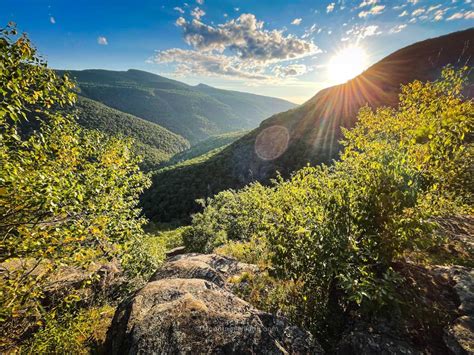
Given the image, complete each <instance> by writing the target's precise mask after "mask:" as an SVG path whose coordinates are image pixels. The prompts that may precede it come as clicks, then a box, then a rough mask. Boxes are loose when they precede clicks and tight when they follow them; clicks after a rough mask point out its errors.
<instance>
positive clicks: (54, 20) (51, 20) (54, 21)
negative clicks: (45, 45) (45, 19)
mask: <svg viewBox="0 0 474 355" xmlns="http://www.w3.org/2000/svg"><path fill="white" fill-rule="evenodd" d="M49 22H51V23H52V24H53V25H54V24H55V23H56V19H55V18H54V17H53V16H50V17H49Z"/></svg>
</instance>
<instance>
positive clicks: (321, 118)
mask: <svg viewBox="0 0 474 355" xmlns="http://www.w3.org/2000/svg"><path fill="white" fill-rule="evenodd" d="M473 63H474V28H471V29H468V30H465V31H461V32H456V33H452V34H449V35H446V36H442V37H438V38H434V39H429V40H426V41H422V42H418V43H415V44H413V45H411V46H408V47H405V48H403V49H400V50H398V51H396V52H394V53H393V54H390V55H389V56H387V57H385V58H384V59H382V60H381V61H379V62H378V63H376V64H374V65H373V66H371V67H370V68H369V69H367V70H366V71H365V72H364V73H362V74H361V75H359V76H357V77H356V78H354V79H352V80H350V81H348V82H347V83H345V84H342V85H337V86H333V87H330V88H327V89H325V90H322V91H320V92H319V93H317V94H316V95H315V96H314V97H313V98H311V99H310V100H308V101H307V102H306V103H304V104H303V105H301V106H299V107H297V108H295V109H292V110H290V111H287V112H284V113H280V114H276V115H274V116H272V117H270V118H269V119H267V120H265V121H264V122H262V123H261V125H260V126H259V127H258V128H257V129H255V130H253V131H252V132H250V133H249V134H247V135H246V136H244V137H242V138H241V139H239V140H238V141H236V142H234V143H233V144H231V145H230V146H228V147H227V148H225V149H223V150H222V152H219V153H218V154H215V155H212V156H210V157H209V158H208V159H205V160H204V159H202V160H201V161H200V162H199V163H195V164H187V165H186V164H183V165H182V166H181V167H180V168H179V169H176V170H175V171H164V172H161V173H157V174H156V175H155V176H154V180H153V186H152V187H151V189H150V190H149V191H148V192H147V193H146V195H145V196H144V198H143V205H144V207H145V211H146V213H147V214H148V216H149V217H151V218H153V219H158V220H160V219H161V220H164V219H165V218H170V219H171V218H189V213H191V212H194V211H196V210H197V209H198V205H197V204H196V203H194V202H193V201H194V200H195V199H197V198H203V197H207V196H212V195H213V194H215V193H217V192H219V191H221V190H224V189H227V188H238V187H242V186H244V185H246V184H247V183H249V182H251V181H255V180H259V181H263V182H267V181H268V180H269V179H270V178H272V177H274V176H275V174H276V172H277V171H279V172H280V173H282V174H283V175H284V176H288V174H290V173H291V172H293V171H294V170H296V169H299V168H301V167H303V166H304V165H306V164H308V163H310V164H318V163H322V162H326V163H330V162H331V161H332V160H333V159H334V158H337V156H338V153H339V151H340V148H341V147H340V145H339V143H338V141H339V140H340V138H341V127H346V128H350V127H353V126H354V124H355V122H356V120H357V112H358V111H359V109H360V108H361V107H362V106H364V105H366V104H367V105H369V106H371V107H378V106H382V105H395V104H396V103H397V102H398V94H399V93H400V85H401V84H406V83H409V82H411V81H413V80H415V79H419V80H423V81H426V80H433V79H435V78H437V77H438V76H439V74H440V72H441V70H442V68H443V67H444V66H445V65H447V64H453V65H455V66H458V67H459V66H462V65H468V66H472V65H473ZM472 74H473V73H472V72H471V75H472ZM473 94H474V90H473V87H472V86H471V87H470V90H469V92H468V95H469V96H471V97H472V96H473ZM170 186H173V189H174V191H175V192H176V195H175V196H174V197H173V198H172V199H170V198H169V197H168V193H167V191H165V190H166V189H168V188H169V187H170ZM176 201H179V205H178V204H177V202H176ZM168 211H174V215H172V216H169V213H168ZM164 216H168V217H164Z"/></svg>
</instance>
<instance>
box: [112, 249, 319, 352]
mask: <svg viewBox="0 0 474 355" xmlns="http://www.w3.org/2000/svg"><path fill="white" fill-rule="evenodd" d="M251 269H254V266H252V265H247V264H242V263H238V262H236V261H235V260H232V259H229V258H225V257H222V256H218V255H213V254H211V255H199V254H186V255H180V256H177V257H175V258H172V259H171V260H170V261H169V262H167V263H165V265H164V266H163V267H162V268H161V269H160V270H158V271H157V272H156V273H155V274H154V275H153V277H152V278H151V280H150V282H149V283H148V284H147V285H146V286H145V287H143V288H142V289H141V290H139V291H138V292H136V293H135V294H134V295H133V296H132V297H131V298H129V299H128V300H126V301H125V302H123V303H122V304H121V305H120V306H119V308H118V310H117V312H116V314H115V317H114V320H113V322H112V326H111V328H110V330H109V333H108V339H107V353H112V354H139V353H140V354H149V353H156V354H175V353H186V354H187V353H198V354H228V353H238V354H256V353H266V354H287V353H295V354H319V353H323V350H322V349H321V347H320V346H319V344H317V343H316V342H315V341H314V339H313V338H312V336H311V335H310V334H309V333H307V332H305V331H303V330H301V329H299V328H298V327H295V326H292V325H290V324H289V323H288V321H287V320H286V319H284V318H281V317H276V316H273V315H271V314H268V313H265V312H262V311H259V310H257V309H255V308H254V307H253V306H251V305H250V304H249V303H247V302H245V301H244V300H242V299H240V298H238V297H237V296H235V295H234V294H232V293H231V292H230V291H229V287H228V284H227V283H226V280H227V279H228V278H229V277H232V276H236V275H238V274H239V273H241V272H244V271H245V270H251Z"/></svg>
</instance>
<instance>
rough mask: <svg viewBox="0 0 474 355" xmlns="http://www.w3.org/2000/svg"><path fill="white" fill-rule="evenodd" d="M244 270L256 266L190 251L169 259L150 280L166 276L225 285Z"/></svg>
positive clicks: (253, 269)
mask: <svg viewBox="0 0 474 355" xmlns="http://www.w3.org/2000/svg"><path fill="white" fill-rule="evenodd" d="M246 271H247V272H248V271H257V267H256V266H255V265H251V264H245V263H241V262H238V261H236V260H234V259H231V258H228V257H225V256H222V255H218V254H196V253H192V254H184V255H178V256H175V257H173V258H171V259H169V260H168V262H167V263H165V264H164V265H163V266H162V267H161V268H160V269H158V270H157V271H156V272H155V273H154V274H153V276H152V277H151V279H150V281H157V280H162V279H167V278H181V279H203V280H207V281H210V282H212V283H215V284H216V285H217V286H225V285H226V282H227V280H228V279H229V278H230V277H232V276H235V275H239V274H241V273H243V272H246Z"/></svg>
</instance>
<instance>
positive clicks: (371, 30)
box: [341, 25, 382, 42]
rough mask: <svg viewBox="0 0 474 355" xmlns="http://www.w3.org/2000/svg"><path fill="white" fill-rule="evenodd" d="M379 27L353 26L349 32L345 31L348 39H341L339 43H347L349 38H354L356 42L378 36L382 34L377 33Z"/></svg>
mask: <svg viewBox="0 0 474 355" xmlns="http://www.w3.org/2000/svg"><path fill="white" fill-rule="evenodd" d="M378 28H379V26H377V25H370V26H360V25H355V26H354V27H352V28H351V29H350V30H347V31H346V35H348V37H344V38H341V41H343V42H344V41H348V40H350V39H351V37H356V38H357V39H358V40H361V39H364V38H366V37H371V36H378V35H380V34H382V32H381V31H378Z"/></svg>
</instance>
